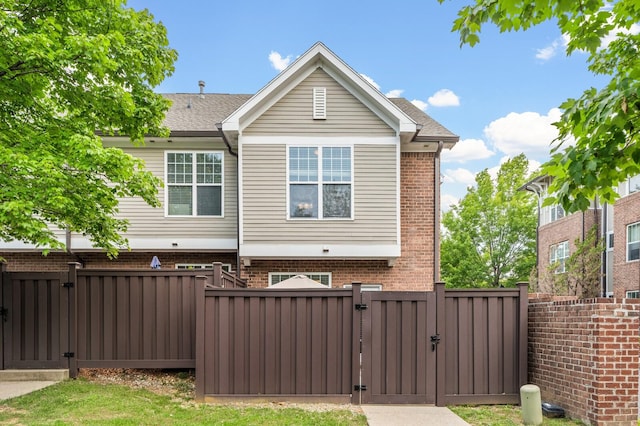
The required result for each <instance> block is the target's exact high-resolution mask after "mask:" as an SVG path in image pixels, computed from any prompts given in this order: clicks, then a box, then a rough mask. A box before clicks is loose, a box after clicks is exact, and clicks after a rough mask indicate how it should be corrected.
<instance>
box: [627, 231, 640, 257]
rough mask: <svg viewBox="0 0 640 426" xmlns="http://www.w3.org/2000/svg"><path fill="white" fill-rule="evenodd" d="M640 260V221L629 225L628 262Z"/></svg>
mask: <svg viewBox="0 0 640 426" xmlns="http://www.w3.org/2000/svg"><path fill="white" fill-rule="evenodd" d="M632 260H640V222H637V223H634V224H632V225H629V226H627V262H631V261H632Z"/></svg>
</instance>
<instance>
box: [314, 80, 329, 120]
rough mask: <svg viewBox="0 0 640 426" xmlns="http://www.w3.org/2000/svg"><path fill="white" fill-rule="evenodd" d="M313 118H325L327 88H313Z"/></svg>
mask: <svg viewBox="0 0 640 426" xmlns="http://www.w3.org/2000/svg"><path fill="white" fill-rule="evenodd" d="M313 119H314V120H326V119H327V88H326V87H314V88H313Z"/></svg>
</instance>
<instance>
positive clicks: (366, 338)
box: [359, 291, 439, 404]
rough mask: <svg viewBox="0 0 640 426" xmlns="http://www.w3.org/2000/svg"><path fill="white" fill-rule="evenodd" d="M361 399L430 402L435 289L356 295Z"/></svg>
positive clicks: (433, 370) (433, 376)
mask: <svg viewBox="0 0 640 426" xmlns="http://www.w3.org/2000/svg"><path fill="white" fill-rule="evenodd" d="M360 309H361V310H362V383H361V384H360V385H359V386H360V387H361V388H362V387H363V386H364V388H362V390H363V392H361V397H362V403H363V404H435V403H436V349H437V345H438V339H439V336H438V335H437V332H436V293H435V292H395V291H394V292H364V293H363V294H362V305H361V306H360Z"/></svg>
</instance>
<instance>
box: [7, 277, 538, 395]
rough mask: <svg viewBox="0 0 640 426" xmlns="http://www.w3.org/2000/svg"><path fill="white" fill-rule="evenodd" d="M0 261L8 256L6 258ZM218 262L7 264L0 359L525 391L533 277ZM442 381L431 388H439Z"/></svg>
mask: <svg viewBox="0 0 640 426" xmlns="http://www.w3.org/2000/svg"><path fill="white" fill-rule="evenodd" d="M0 268H1V266H0ZM243 285H245V284H244V282H243V281H242V280H237V279H235V278H234V277H233V276H230V275H228V274H224V273H223V272H222V270H221V265H216V266H215V267H214V269H213V271H211V270H209V271H203V270H198V271H188V270H76V266H75V265H71V266H70V268H69V270H68V271H67V272H61V273H50V272H49V273H31V272H30V273H16V272H6V271H2V273H1V274H0V300H2V306H1V309H0V314H1V315H0V317H1V318H2V322H1V324H2V325H1V327H0V341H1V342H2V349H1V350H0V367H1V368H69V371H70V375H71V376H72V377H75V376H76V375H77V372H78V369H79V368H196V397H197V398H198V399H200V400H221V399H231V398H236V399H247V398H256V399H268V400H291V399H298V398H303V399H307V400H308V399H311V400H323V401H336V402H347V401H351V402H353V403H433V402H434V401H435V403H436V404H437V405H448V404H466V403H517V402H518V401H519V389H520V386H521V385H523V384H524V383H525V381H526V377H527V343H526V339H527V289H526V284H523V285H520V287H519V288H518V289H500V290H445V289H444V284H442V283H438V284H436V291H435V292H377V293H361V292H360V285H359V284H358V283H354V284H353V286H352V289H351V290H346V289H320V290H286V289H285V290H283V289H246V288H244V289H243V288H240V289H238V288H237V287H239V286H243ZM434 392H435V399H434Z"/></svg>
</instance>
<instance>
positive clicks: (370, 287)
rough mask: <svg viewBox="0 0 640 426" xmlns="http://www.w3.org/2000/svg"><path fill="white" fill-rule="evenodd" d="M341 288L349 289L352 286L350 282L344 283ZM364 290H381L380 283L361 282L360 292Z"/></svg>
mask: <svg viewBox="0 0 640 426" xmlns="http://www.w3.org/2000/svg"><path fill="white" fill-rule="evenodd" d="M343 288H346V289H349V290H351V289H352V288H353V286H352V285H351V284H345V285H344V286H343ZM365 291H382V284H362V285H360V293H362V292H365Z"/></svg>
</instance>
